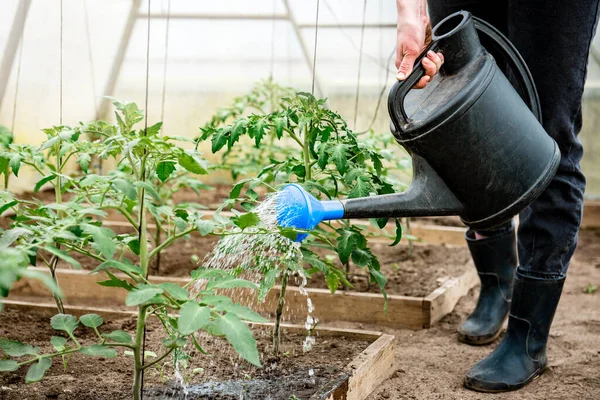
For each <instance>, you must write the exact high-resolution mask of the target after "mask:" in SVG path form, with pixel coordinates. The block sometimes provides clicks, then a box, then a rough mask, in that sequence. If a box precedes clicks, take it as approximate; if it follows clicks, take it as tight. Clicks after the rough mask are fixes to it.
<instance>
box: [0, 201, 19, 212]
mask: <svg viewBox="0 0 600 400" xmlns="http://www.w3.org/2000/svg"><path fill="white" fill-rule="evenodd" d="M17 204H19V201H18V200H13V201H9V202H8V203H6V204H4V205H2V206H0V215H2V213H4V211H6V210H8V209H9V208H11V207H14V206H16V205H17Z"/></svg>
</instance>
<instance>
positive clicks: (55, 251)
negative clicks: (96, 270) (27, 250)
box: [44, 245, 81, 269]
mask: <svg viewBox="0 0 600 400" xmlns="http://www.w3.org/2000/svg"><path fill="white" fill-rule="evenodd" d="M44 250H46V251H47V252H48V253H50V254H53V255H55V256H56V257H58V258H60V259H61V260H63V261H66V262H68V263H69V264H71V265H72V266H74V267H75V268H77V269H81V264H80V263H79V261H77V260H76V259H74V258H73V257H71V256H70V255H68V254H67V252H66V251H64V250H60V249H57V248H56V247H54V246H50V245H46V246H45V247H44Z"/></svg>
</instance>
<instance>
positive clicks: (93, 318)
mask: <svg viewBox="0 0 600 400" xmlns="http://www.w3.org/2000/svg"><path fill="white" fill-rule="evenodd" d="M113 104H114V105H115V107H116V109H117V112H116V114H115V115H116V120H117V123H116V124H109V123H107V122H104V121H96V122H92V123H89V124H80V125H79V126H77V127H75V128H72V127H67V126H59V127H54V128H52V129H48V130H46V133H47V135H48V140H47V141H46V142H44V143H43V144H42V146H41V147H40V148H39V149H37V148H34V147H32V146H15V145H11V146H10V147H11V148H10V150H9V151H10V153H9V154H11V157H10V160H11V162H10V167H11V168H12V171H13V173H15V174H18V170H19V167H20V165H21V164H24V165H28V166H31V167H33V168H35V169H36V170H37V171H38V172H39V173H40V174H41V175H42V176H43V178H42V179H41V180H40V181H39V182H38V183H37V184H36V188H35V189H34V191H35V190H37V189H39V188H40V187H41V186H42V185H43V184H45V183H49V184H52V185H53V186H54V188H55V192H56V202H55V203H51V204H43V203H41V202H39V201H29V200H18V199H15V198H14V197H13V196H11V197H10V202H9V203H8V204H9V206H8V207H6V205H5V206H4V208H11V209H12V210H13V211H15V213H16V216H15V217H14V220H13V223H12V225H11V227H10V229H8V230H6V231H5V232H4V233H3V235H2V236H1V237H0V244H1V245H0V259H1V260H4V259H5V257H7V256H10V257H12V258H13V259H18V260H19V266H20V269H19V271H17V272H16V274H15V276H8V277H7V276H6V274H4V271H2V274H0V288H2V289H3V294H6V291H7V290H8V288H10V285H11V284H12V283H13V282H14V280H15V279H17V278H18V275H19V274H21V275H27V271H28V270H27V269H26V268H23V266H26V264H27V263H28V262H30V260H32V259H35V258H37V257H38V256H39V257H41V258H42V259H43V260H44V263H45V264H47V265H48V266H49V267H50V269H51V272H52V271H54V270H55V268H56V263H57V262H58V260H59V259H60V260H63V261H65V262H67V263H70V264H72V265H73V266H75V267H79V266H80V262H79V261H78V260H77V259H76V258H75V257H74V255H75V254H78V257H82V256H83V257H84V259H94V260H97V261H99V262H100V265H99V266H98V267H97V268H96V269H95V270H94V271H92V272H93V273H103V274H106V277H107V280H105V281H102V282H100V285H103V286H107V287H114V288H115V290H119V289H124V290H127V291H128V292H129V293H128V295H127V298H126V305H127V306H131V307H137V309H138V315H137V324H136V329H135V334H134V336H133V337H130V336H129V335H128V334H125V333H124V332H120V331H117V332H109V333H101V332H100V330H99V328H100V326H101V324H102V320H101V318H99V317H98V316H97V315H87V316H84V317H81V318H80V319H79V320H78V319H77V318H75V317H74V316H70V315H67V314H64V313H63V312H59V314H57V315H56V316H55V317H54V318H53V319H52V321H51V324H52V326H53V328H54V329H57V330H62V331H64V332H65V333H66V334H67V336H68V337H67V338H62V339H52V342H51V343H52V345H53V346H54V348H55V350H56V351H55V352H53V353H48V354H40V352H39V349H37V348H32V347H31V346H29V345H26V344H23V343H19V342H15V341H8V340H0V348H1V349H2V350H3V352H4V354H5V355H7V356H11V357H21V356H30V357H29V358H27V359H25V360H20V361H17V360H2V361H0V370H4V371H12V370H15V369H17V368H19V367H21V366H26V365H30V366H29V371H28V373H27V377H26V380H27V381H29V382H33V381H37V380H40V379H41V378H42V377H43V375H44V373H45V371H46V370H47V369H48V368H49V367H50V366H51V364H52V359H53V358H54V357H64V356H65V355H67V354H70V353H75V352H78V353H82V354H84V355H89V356H101V357H113V356H115V355H116V350H115V349H118V348H126V349H127V351H129V352H130V353H131V355H132V356H133V359H134V372H135V373H134V382H133V397H134V398H135V399H138V398H139V397H140V393H141V377H142V373H143V371H144V370H145V369H146V368H148V367H150V366H153V365H155V364H156V363H158V362H160V361H162V360H164V359H165V358H166V357H168V356H169V355H170V354H172V353H174V354H175V355H176V356H177V355H179V356H181V354H182V353H183V347H184V346H185V345H186V343H189V342H191V343H192V344H193V345H194V346H196V347H197V348H198V349H199V350H201V344H200V343H198V341H197V339H196V338H195V336H194V334H195V333H196V332H197V331H199V330H203V331H206V332H208V333H209V334H212V335H216V336H224V337H225V338H226V339H227V340H228V341H229V342H230V343H231V345H232V346H233V348H234V349H235V350H236V351H237V352H238V353H239V354H240V356H242V357H243V358H244V359H246V360H247V361H248V362H250V363H252V364H255V365H260V359H259V354H258V351H257V348H256V342H255V340H254V338H253V335H252V332H251V330H250V329H249V328H248V327H247V326H246V324H245V323H244V322H242V320H244V321H258V322H264V321H265V319H264V318H263V317H261V316H260V315H258V314H256V313H254V312H252V311H251V310H250V309H248V308H246V307H243V306H241V305H239V304H235V303H234V302H233V301H232V300H231V299H230V298H228V297H226V296H223V295H217V294H216V291H217V290H219V289H222V288H235V287H240V286H242V287H253V288H256V287H257V285H255V284H254V283H252V282H248V281H246V280H243V279H240V278H238V277H236V276H234V275H233V274H231V273H230V272H228V271H221V270H209V271H207V270H205V269H202V270H198V271H196V272H195V273H194V274H193V278H194V279H206V280H207V283H206V284H205V285H204V287H203V288H202V290H195V289H194V290H193V288H191V287H188V286H185V287H182V286H179V285H175V284H169V283H163V284H152V283H150V282H149V281H148V269H149V265H150V262H151V260H152V259H153V258H155V257H156V256H157V255H158V254H159V253H160V251H161V250H164V249H166V248H167V247H169V246H172V245H173V244H174V243H176V242H177V241H179V240H180V239H182V238H184V237H186V236H188V235H190V234H192V233H197V234H200V235H202V236H206V235H227V234H228V232H229V231H228V230H227V228H226V226H227V225H229V224H230V221H229V220H227V219H225V218H224V217H220V219H219V220H214V219H206V218H204V216H203V215H202V212H201V210H199V209H198V207H192V206H189V207H186V205H177V206H172V205H169V204H167V203H165V202H164V201H163V199H162V198H161V196H160V194H159V192H160V191H161V188H164V186H163V184H173V185H175V182H178V181H179V182H180V184H182V183H181V182H187V181H185V180H183V179H193V178H192V175H197V174H205V173H206V172H207V164H206V161H205V160H204V159H203V158H202V157H201V154H200V153H198V152H197V151H196V150H194V149H193V148H184V147H183V146H182V145H180V144H179V143H180V142H181V141H182V140H184V139H183V138H178V137H171V136H167V135H160V134H159V132H160V129H161V123H158V124H155V125H152V126H149V127H148V128H146V129H141V130H136V129H135V128H134V126H135V125H136V124H138V123H139V122H141V121H142V120H143V113H142V111H141V110H139V109H138V107H137V105H136V104H135V103H122V102H118V101H114V103H113ZM83 133H86V134H88V133H93V134H95V135H96V136H97V137H99V138H100V139H98V140H94V141H92V142H90V141H85V140H83V139H82V137H83V136H84V135H83ZM191 147H193V146H191ZM40 150H41V151H44V150H48V153H47V154H46V155H44V154H42V153H41V152H40ZM91 156H98V157H100V158H102V159H106V158H109V157H111V158H114V159H116V160H117V162H118V166H117V168H115V170H113V171H111V172H110V173H109V174H107V175H104V176H103V175H97V174H92V173H87V172H88V170H87V166H88V165H87V163H88V162H89V160H90V159H91ZM72 157H77V161H78V162H79V164H80V166H81V169H82V172H83V174H81V175H77V176H68V175H66V174H64V172H63V170H64V167H65V165H66V163H67V161H68V160H69V159H70V158H72ZM13 160H18V162H16V161H14V162H13ZM64 194H68V195H69V196H68V199H67V197H66V196H65V197H64V198H63V195H64ZM3 196H6V197H7V198H8V196H10V194H8V193H6V192H4V193H3ZM109 211H110V212H117V213H119V214H121V215H122V216H123V217H124V218H125V220H126V221H128V223H129V225H130V226H129V228H130V229H129V232H128V233H125V234H116V233H115V232H113V231H112V230H111V229H110V228H107V227H106V226H103V223H102V220H103V218H104V217H106V215H107V212H109ZM150 217H152V218H153V219H154V220H155V221H157V222H159V223H160V226H161V227H163V229H164V232H165V237H164V239H163V240H162V241H160V243H156V244H155V246H151V244H150V243H151V241H150V240H149V238H150V236H151V232H150V230H149V228H148V223H147V221H148V219H150ZM46 256H49V257H50V258H49V259H47V257H46ZM54 260H56V261H54ZM2 262H4V261H2ZM0 271H1V270H0ZM115 272H120V273H122V274H125V276H126V277H127V279H122V278H120V277H118V276H117V275H116V274H115ZM49 284H50V285H53V287H54V289H55V291H54V292H55V298H57V299H60V296H59V295H60V294H59V291H58V289H57V288H56V285H55V284H54V282H52V281H51V282H49ZM57 305H58V303H57ZM59 307H60V306H59ZM175 314H177V316H175ZM150 316H155V317H156V318H158V319H159V320H160V322H161V326H162V327H163V328H164V332H163V333H164V340H163V345H164V346H163V347H164V351H163V354H161V355H160V356H158V357H157V358H156V360H154V361H152V362H149V363H146V362H145V354H144V352H143V344H142V343H143V335H144V330H145V326H146V324H147V322H148V318H149V317H150ZM79 324H83V325H84V326H87V327H89V328H91V329H94V330H95V332H96V334H97V337H98V342H97V343H94V344H92V345H86V346H84V345H82V344H80V343H79V342H78V340H77V338H76V335H75V330H76V329H77V327H78V326H79Z"/></svg>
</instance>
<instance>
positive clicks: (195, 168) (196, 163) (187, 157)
mask: <svg viewBox="0 0 600 400" xmlns="http://www.w3.org/2000/svg"><path fill="white" fill-rule="evenodd" d="M177 160H178V161H179V165H181V166H182V167H183V168H185V169H186V170H187V171H189V172H191V173H192V174H198V175H206V174H208V171H207V170H206V168H204V166H202V163H201V162H200V160H199V159H198V157H196V155H194V154H190V153H187V152H181V153H180V154H179V156H178V157H177Z"/></svg>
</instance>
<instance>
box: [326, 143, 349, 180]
mask: <svg viewBox="0 0 600 400" xmlns="http://www.w3.org/2000/svg"><path fill="white" fill-rule="evenodd" d="M330 154H331V160H332V161H333V162H334V163H335V166H336V168H337V170H338V171H339V172H340V174H342V175H344V174H345V173H346V171H347V170H348V145H347V144H344V143H338V144H336V145H335V146H333V148H332V149H331V152H330Z"/></svg>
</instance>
